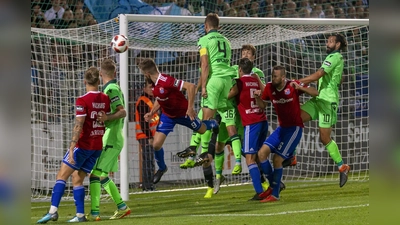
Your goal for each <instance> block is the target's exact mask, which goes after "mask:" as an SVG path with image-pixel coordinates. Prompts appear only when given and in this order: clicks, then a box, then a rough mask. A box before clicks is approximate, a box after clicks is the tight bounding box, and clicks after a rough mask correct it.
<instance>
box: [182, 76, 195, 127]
mask: <svg viewBox="0 0 400 225" xmlns="http://www.w3.org/2000/svg"><path fill="white" fill-rule="evenodd" d="M182 82H183V86H182V89H185V90H186V92H187V95H188V97H187V98H188V108H187V111H186V115H188V116H189V117H190V119H191V120H194V119H195V117H196V113H195V112H194V99H195V97H196V85H194V84H193V83H190V82H184V81H182Z"/></svg>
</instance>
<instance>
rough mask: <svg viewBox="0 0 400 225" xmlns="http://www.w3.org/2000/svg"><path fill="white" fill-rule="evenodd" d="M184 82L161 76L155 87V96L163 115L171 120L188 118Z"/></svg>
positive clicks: (164, 75) (165, 75) (168, 76)
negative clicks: (183, 89)
mask: <svg viewBox="0 0 400 225" xmlns="http://www.w3.org/2000/svg"><path fill="white" fill-rule="evenodd" d="M183 83H184V81H182V80H178V79H175V78H173V77H171V76H170V75H167V74H161V73H160V74H159V75H158V78H157V81H156V83H155V84H154V87H153V95H154V97H155V98H156V100H157V101H158V104H160V107H161V111H162V113H163V114H165V115H166V116H168V117H170V118H175V117H182V116H186V111H187V108H188V100H187V99H186V97H185V95H183V93H182V92H181V91H182V87H183Z"/></svg>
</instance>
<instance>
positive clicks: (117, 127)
mask: <svg viewBox="0 0 400 225" xmlns="http://www.w3.org/2000/svg"><path fill="white" fill-rule="evenodd" d="M116 71H117V70H116V65H115V63H114V61H113V60H111V59H105V60H104V61H103V62H102V63H101V70H100V76H101V77H102V82H103V85H104V86H103V92H104V93H105V94H107V95H108V97H109V98H110V101H111V114H109V115H106V114H102V115H98V116H97V119H98V120H99V121H101V122H104V123H105V126H106V131H105V134H104V136H103V151H102V153H101V155H100V157H99V158H98V159H97V162H96V165H95V166H94V167H93V170H92V173H91V174H90V198H91V216H92V218H93V219H94V220H96V221H98V220H100V216H99V215H100V193H101V187H103V188H104V189H105V190H106V191H107V193H108V194H109V195H110V196H111V198H112V199H113V200H114V202H115V204H116V205H117V210H116V211H115V213H114V215H113V216H112V217H111V218H110V219H120V218H122V217H124V216H127V215H129V214H130V212H131V210H130V208H129V207H128V206H127V205H126V204H125V202H124V201H122V198H121V195H120V193H119V190H118V188H117V186H116V185H115V183H114V182H113V181H112V180H111V179H110V178H109V177H108V174H109V172H117V171H118V156H119V154H120V153H121V150H122V147H123V145H124V137H123V134H122V128H123V126H124V118H125V117H126V111H125V108H124V106H125V103H124V95H123V93H122V91H121V89H120V87H119V85H118V84H117V80H116V79H115V75H116Z"/></svg>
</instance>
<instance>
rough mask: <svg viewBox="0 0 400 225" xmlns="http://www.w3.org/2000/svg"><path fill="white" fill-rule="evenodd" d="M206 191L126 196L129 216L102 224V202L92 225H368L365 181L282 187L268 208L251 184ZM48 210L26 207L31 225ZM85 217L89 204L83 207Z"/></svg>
mask: <svg viewBox="0 0 400 225" xmlns="http://www.w3.org/2000/svg"><path fill="white" fill-rule="evenodd" d="M205 192H206V189H198V190H185V191H171V192H152V193H140V194H132V195H130V200H129V201H128V202H127V204H128V206H129V207H130V208H131V211H132V213H131V215H130V216H128V217H126V218H123V219H120V220H108V218H109V217H111V216H112V214H113V212H114V210H115V209H116V207H115V205H114V203H113V202H111V201H109V200H108V201H102V202H101V205H100V211H101V216H102V221H93V222H89V223H95V224H112V225H119V224H135V225H142V224H143V225H157V224H160V225H166V224H167V225H179V224H185V225H189V224H193V225H198V224H218V225H228V224H229V225H231V224H233V225H236V224H239V225H245V224H247V225H258V224H260V225H263V224H274V225H278V224H283V225H289V224H295V225H303V224H304V225H310V224H324V225H325V224H338V225H339V224H340V225H344V224H351V225H357V224H369V219H368V218H369V181H348V183H347V184H346V185H345V186H344V187H343V188H339V181H335V182H331V181H330V182H308V181H305V182H287V183H286V190H284V191H282V192H281V196H280V197H281V200H280V201H279V202H272V203H260V202H258V201H248V199H250V198H251V197H253V195H254V189H253V187H252V185H251V184H246V185H239V186H223V187H222V188H221V190H220V192H219V193H218V194H217V195H214V196H213V197H212V198H211V199H204V198H203V196H204V194H205ZM49 206H50V200H48V201H45V202H32V204H31V223H32V224H35V223H36V221H37V220H38V219H40V218H41V217H42V216H43V214H45V213H46V212H47V211H48V209H49ZM58 212H59V215H60V217H59V219H58V221H57V222H53V221H50V222H48V223H47V224H67V223H66V221H67V220H69V219H71V218H72V217H73V216H74V215H75V205H74V202H73V201H62V202H61V204H60V208H59V211H58ZM85 212H86V213H88V212H90V200H86V202H85ZM68 224H69V223H68Z"/></svg>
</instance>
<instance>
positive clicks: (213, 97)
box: [201, 77, 232, 110]
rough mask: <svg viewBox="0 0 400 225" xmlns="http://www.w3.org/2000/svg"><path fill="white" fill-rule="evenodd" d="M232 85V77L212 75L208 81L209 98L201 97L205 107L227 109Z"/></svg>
mask: <svg viewBox="0 0 400 225" xmlns="http://www.w3.org/2000/svg"><path fill="white" fill-rule="evenodd" d="M231 87H232V79H231V78H230V77H211V78H210V79H209V80H208V81H207V86H206V90H207V98H203V97H202V98H201V104H202V106H203V107H206V108H209V109H217V110H225V109H226V108H227V107H228V103H227V101H228V94H229V91H230V90H231Z"/></svg>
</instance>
